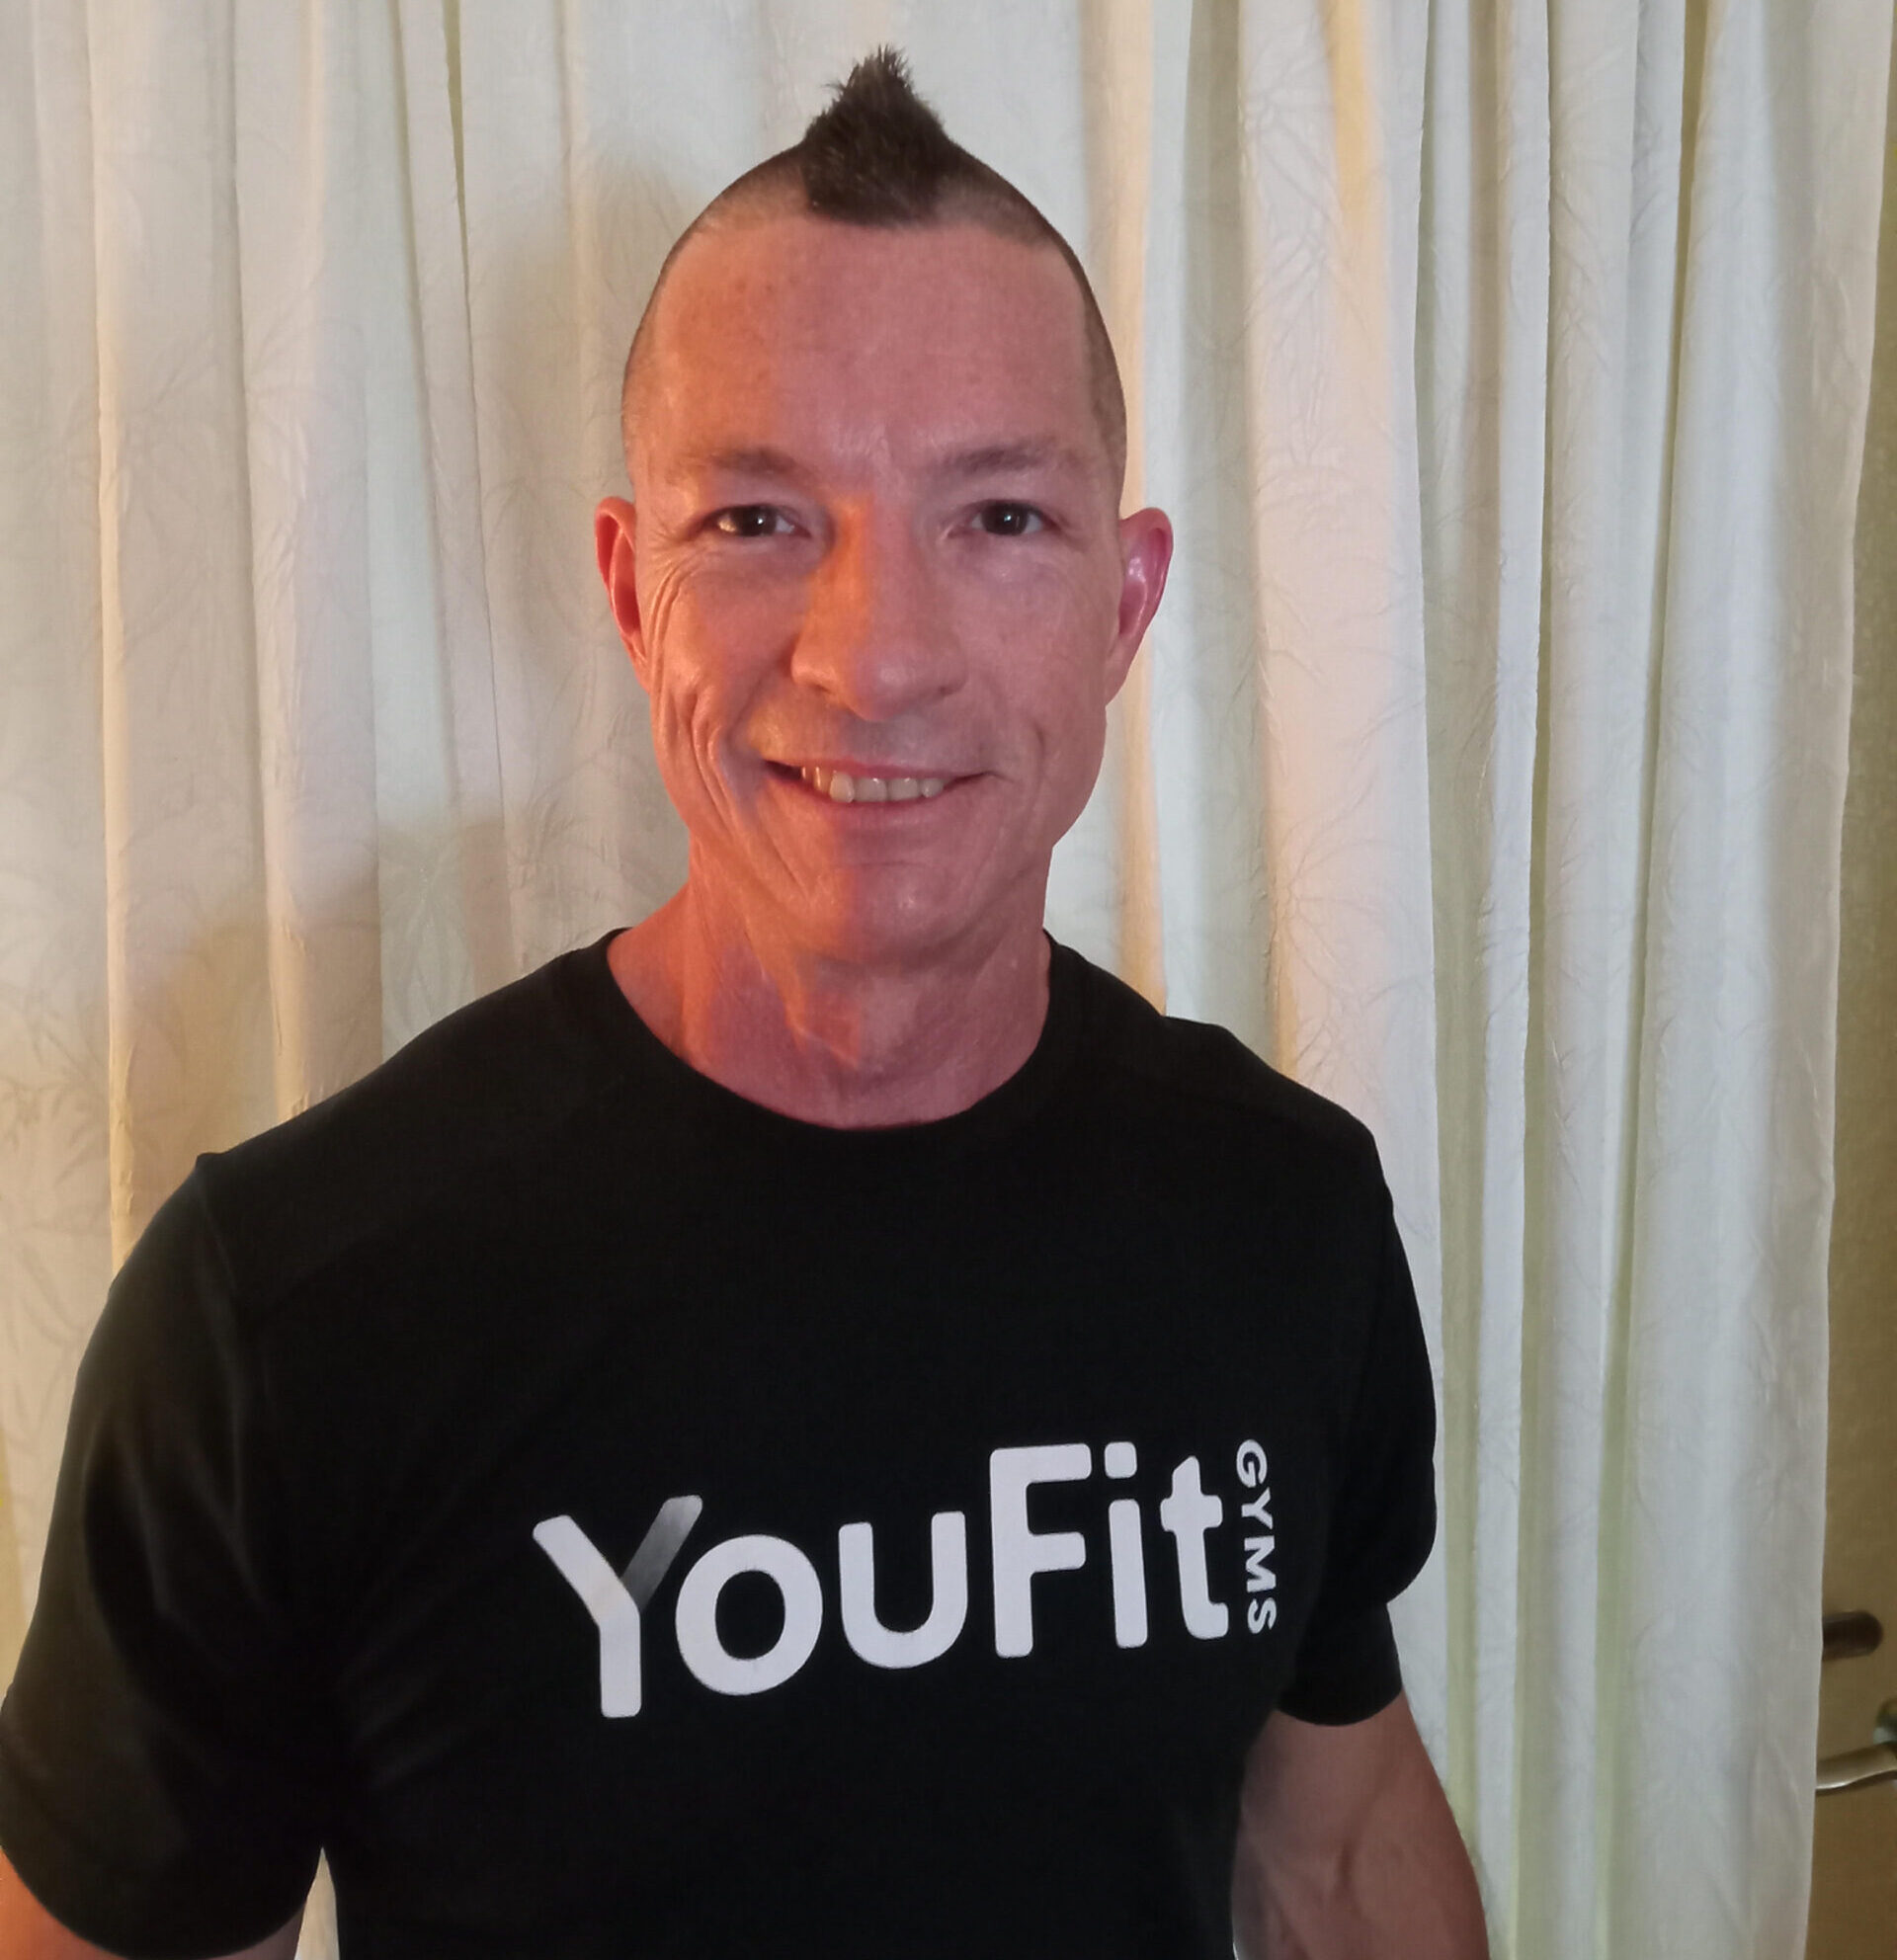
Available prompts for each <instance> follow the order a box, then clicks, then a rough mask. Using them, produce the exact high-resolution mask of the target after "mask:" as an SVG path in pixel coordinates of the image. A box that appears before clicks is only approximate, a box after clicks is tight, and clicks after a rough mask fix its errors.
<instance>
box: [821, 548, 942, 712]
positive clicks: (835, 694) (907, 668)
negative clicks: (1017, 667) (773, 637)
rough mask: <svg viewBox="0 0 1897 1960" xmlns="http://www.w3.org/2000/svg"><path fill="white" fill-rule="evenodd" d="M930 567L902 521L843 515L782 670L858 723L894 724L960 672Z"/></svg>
mask: <svg viewBox="0 0 1897 1960" xmlns="http://www.w3.org/2000/svg"><path fill="white" fill-rule="evenodd" d="M947 598H948V595H947V594H946V593H945V592H944V591H943V590H942V587H941V583H940V576H939V572H938V569H937V568H936V567H934V566H932V565H931V563H930V562H929V558H928V553H927V549H926V546H925V545H924V544H923V542H922V541H921V540H920V539H918V538H917V536H916V535H915V532H914V531H913V529H912V528H911V527H910V525H909V524H907V523H906V522H904V521H903V520H902V519H900V518H897V517H894V516H882V515H880V514H876V513H864V514H850V515H847V516H846V517H845V518H844V520H843V521H842V522H841V523H840V524H839V525H838V527H837V531H836V535H835V537H834V540H833V541H832V543H831V546H830V549H829V550H828V551H826V552H825V554H824V557H823V561H822V563H821V564H820V565H819V566H818V568H817V571H816V574H815V576H814V578H813V579H812V581H811V584H810V588H809V601H808V604H807V606H806V607H805V610H804V616H803V622H802V626H801V629H800V630H799V632H798V634H797V641H796V646H795V648H794V650H793V651H792V653H791V656H790V676H791V679H792V680H794V681H795V682H797V683H798V684H799V685H800V686H803V687H807V688H813V689H815V690H816V691H817V692H818V693H819V694H824V695H826V696H827V697H828V698H829V699H830V700H831V701H832V702H834V703H835V704H836V705H837V706H838V707H840V708H843V709H844V710H845V711H846V712H848V713H850V714H853V715H855V716H856V717H857V718H858V719H859V720H862V721H893V720H895V719H897V718H898V717H899V716H901V715H902V714H904V713H906V712H908V711H910V710H912V709H915V708H919V707H926V706H928V705H929V703H930V702H932V701H934V700H938V699H940V698H941V697H942V696H944V695H945V694H953V693H954V692H955V690H956V689H957V688H959V687H960V686H961V684H962V682H963V680H964V679H965V678H966V674H967V664H966V661H965V659H964V657H963V654H962V650H961V644H960V638H959V633H958V631H957V622H956V620H955V619H954V617H953V613H952V609H951V608H950V607H949V606H948V604H947V603H946V601H947Z"/></svg>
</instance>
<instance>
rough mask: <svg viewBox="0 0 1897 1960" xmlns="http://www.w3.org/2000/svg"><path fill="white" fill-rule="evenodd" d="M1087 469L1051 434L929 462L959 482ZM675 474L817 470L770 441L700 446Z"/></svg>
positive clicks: (805, 477)
mask: <svg viewBox="0 0 1897 1960" xmlns="http://www.w3.org/2000/svg"><path fill="white" fill-rule="evenodd" d="M1086 468H1087V458H1086V456H1084V455H1083V454H1082V453H1081V452H1080V451H1079V450H1077V449H1071V448H1069V447H1068V446H1067V445H1066V444H1064V443H1058V442H1055V441H1054V440H1053V439H1052V438H1050V437H1043V436H1033V437H1028V438H1026V439H1024V440H1022V441H1019V442H1003V443H977V444H974V445H972V446H971V447H970V448H968V449H950V450H948V451H947V452H946V453H945V454H943V455H941V456H939V457H938V458H936V460H935V461H934V462H933V463H931V464H930V465H929V473H930V474H931V475H933V476H939V477H946V478H948V479H950V480H953V481H960V480H962V479H964V478H967V477H971V476H998V475H1009V474H1013V473H1017V472H1027V471H1031V470H1036V469H1058V470H1064V471H1071V472H1075V473H1084V472H1085V470H1086ZM677 473H678V474H679V475H681V476H698V475H702V474H716V475H724V476H764V477H776V478H778V479H780V480H782V481H785V482H792V483H807V482H809V481H810V480H811V478H812V476H813V475H814V474H815V472H814V471H812V470H811V469H810V468H809V467H808V466H807V465H806V464H804V463H801V462H799V461H798V460H797V459H796V457H795V456H793V455H790V454H789V453H788V452H787V451H785V450H784V449H773V448H771V447H770V445H768V444H734V445H731V446H729V447H726V448H722V449H696V450H693V451H690V452H689V453H687V454H686V455H684V456H682V457H680V459H679V463H678V472H677Z"/></svg>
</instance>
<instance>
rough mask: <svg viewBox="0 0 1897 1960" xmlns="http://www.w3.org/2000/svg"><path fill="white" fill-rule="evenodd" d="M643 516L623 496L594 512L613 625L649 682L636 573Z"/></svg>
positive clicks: (603, 502)
mask: <svg viewBox="0 0 1897 1960" xmlns="http://www.w3.org/2000/svg"><path fill="white" fill-rule="evenodd" d="M638 524H639V514H638V511H637V510H636V508H635V507H634V506H633V505H631V504H629V503H627V502H626V500H625V499H624V498H623V497H603V498H601V500H600V507H599V509H598V510H597V511H595V512H594V513H593V550H594V555H595V556H596V557H597V558H598V559H599V565H600V577H601V578H602V579H603V580H604V581H605V583H606V598H607V604H608V605H610V606H611V607H612V609H613V623H614V624H615V625H616V626H618V627H619V638H620V639H622V640H623V641H624V642H625V650H626V652H627V653H629V654H630V655H631V656H632V669H633V672H634V673H636V674H637V675H638V677H639V681H640V684H641V685H643V684H644V681H645V629H644V625H643V622H642V621H641V620H640V618H639V589H638V582H637V580H636V578H635V577H634V574H633V557H632V544H633V539H634V538H635V537H636V536H637V534H638Z"/></svg>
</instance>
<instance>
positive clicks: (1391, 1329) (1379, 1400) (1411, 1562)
mask: <svg viewBox="0 0 1897 1960" xmlns="http://www.w3.org/2000/svg"><path fill="white" fill-rule="evenodd" d="M1380 1231H1381V1239H1382V1244H1381V1249H1380V1253H1379V1256H1378V1263H1377V1266H1378V1269H1377V1280H1376V1289H1375V1293H1374V1296H1373V1299H1372V1303H1371V1308H1370V1314H1369V1324H1368V1329H1367V1334H1366V1337H1365V1339H1364V1342H1363V1354H1362V1361H1361V1369H1360V1372H1359V1374H1358V1379H1357V1386H1356V1392H1355V1395H1354V1397H1353V1400H1352V1404H1351V1408H1350V1413H1349V1416H1348V1419H1347V1421H1346V1423H1345V1425H1344V1428H1343V1431H1342V1435H1343V1440H1342V1443H1341V1447H1340V1454H1339V1459H1338V1469H1337V1496H1336V1501H1335V1503H1334V1505H1333V1507H1332V1511H1331V1523H1330V1535H1329V1539H1328V1541H1327V1544H1326V1547H1325V1557H1324V1576H1323V1578H1322V1580H1321V1581H1320V1583H1319V1588H1318V1596H1317V1602H1316V1604H1315V1606H1314V1607H1313V1609H1312V1612H1311V1617H1310V1620H1309V1622H1308V1624H1307V1625H1306V1627H1305V1629H1304V1633H1303V1637H1302V1639H1301V1640H1300V1641H1299V1643H1298V1650H1297V1659H1296V1662H1295V1664H1294V1666H1293V1669H1292V1673H1291V1678H1290V1680H1289V1681H1288V1682H1287V1683H1286V1685H1285V1688H1284V1690H1283V1692H1282V1693H1281V1694H1280V1695H1279V1696H1278V1706H1279V1707H1280V1708H1282V1709H1283V1710H1284V1711H1285V1712H1286V1713H1287V1714H1290V1715H1295V1716H1296V1717H1298V1719H1299V1720H1301V1721H1305V1722H1324V1723H1333V1724H1336V1723H1345V1722H1361V1721H1362V1720H1364V1719H1365V1718H1366V1717H1368V1716H1371V1715H1374V1714H1375V1713H1376V1712H1377V1711H1378V1710H1379V1709H1380V1708H1383V1707H1385V1706H1387V1704H1388V1703H1390V1702H1391V1701H1393V1700H1394V1699H1395V1698H1396V1696H1397V1693H1398V1692H1399V1690H1400V1689H1401V1688H1402V1685H1403V1677H1402V1674H1401V1671H1400V1670H1399V1668H1398V1666H1397V1657H1396V1638H1395V1635H1394V1633H1393V1632H1392V1631H1391V1627H1390V1613H1389V1602H1390V1601H1391V1600H1392V1599H1394V1598H1395V1597H1396V1595H1397V1594H1398V1593H1401V1592H1402V1591H1403V1589H1404V1588H1405V1587H1406V1586H1408V1585H1409V1583H1410V1581H1411V1580H1413V1579H1414V1578H1415V1577H1416V1575H1417V1574H1418V1573H1419V1572H1420V1571H1421V1570H1422V1568H1423V1561H1424V1560H1425V1559H1426V1558H1428V1557H1429V1553H1430V1546H1431V1545H1432V1544H1433V1543H1434V1542H1435V1538H1436V1475H1435V1451H1436V1393H1435V1388H1434V1385H1433V1383H1432V1381H1431V1376H1430V1357H1429V1350H1428V1348H1427V1347H1426V1346H1425V1345H1424V1340H1423V1322H1422V1317H1421V1315H1420V1314H1419V1313H1418V1311H1417V1305H1416V1291H1415V1288H1414V1287H1413V1286H1412V1284H1411V1281H1410V1268H1409V1263H1408V1261H1407V1260H1405V1258H1404V1257H1403V1244H1402V1241H1401V1240H1400V1239H1399V1238H1398V1236H1397V1231H1396V1221H1395V1219H1394V1217H1393V1216H1392V1214H1391V1210H1390V1200H1389V1194H1388V1192H1387V1190H1385V1191H1384V1192H1383V1193H1382V1201H1381V1223H1380Z"/></svg>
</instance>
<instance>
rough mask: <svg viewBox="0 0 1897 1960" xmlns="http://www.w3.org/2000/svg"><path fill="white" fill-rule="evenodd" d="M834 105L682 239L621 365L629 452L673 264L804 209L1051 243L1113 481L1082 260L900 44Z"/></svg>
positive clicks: (1110, 384) (1120, 469) (851, 220)
mask: <svg viewBox="0 0 1897 1960" xmlns="http://www.w3.org/2000/svg"><path fill="white" fill-rule="evenodd" d="M832 94H833V96H834V100H833V101H832V102H831V104H830V106H829V108H828V109H826V110H824V111H823V112H822V113H821V114H820V115H819V116H817V117H815V118H814V119H812V121H811V123H810V125H809V127H808V128H806V129H805V130H804V132H803V135H802V137H801V138H800V139H799V140H798V141H797V142H796V143H794V144H793V145H792V146H791V147H790V148H789V149H787V150H780V151H779V152H778V153H777V155H776V156H773V157H768V158H766V160H765V161H764V162H763V163H760V164H757V165H755V166H754V167H753V168H751V169H750V170H747V171H746V172H745V173H744V175H743V176H742V177H739V178H737V179H736V180H734V181H733V182H732V183H730V184H728V185H727V186H726V187H725V188H724V189H723V190H722V191H720V192H719V193H718V195H717V196H716V197H715V198H713V199H712V200H711V202H710V203H709V204H706V205H705V207H704V209H703V210H701V212H700V213H699V215H698V216H697V217H696V218H694V219H693V221H692V222H691V224H689V225H688V226H687V227H686V229H685V230H684V231H683V232H682V233H681V234H680V236H679V238H678V240H677V242H676V243H675V244H674V245H673V247H672V249H671V251H670V252H668V253H667V254H666V257H665V263H664V265H662V266H661V267H660V268H659V276H658V278H657V280H655V281H654V282H653V286H652V294H651V297H650V298H649V299H647V301H646V303H645V311H644V312H643V314H641V315H640V318H639V325H638V331H637V332H636V333H635V334H634V335H633V336H632V346H631V350H630V352H629V353H628V354H627V355H626V360H625V378H624V382H623V384H622V386H621V389H620V393H619V426H620V433H621V435H622V437H623V438H624V441H625V446H626V452H627V454H628V456H629V455H630V453H631V446H632V444H631V439H632V421H633V416H632V410H633V402H634V398H635V395H636V393H637V380H638V376H639V373H640V371H641V369H642V367H643V354H644V349H645V347H646V344H647V341H648V339H649V329H650V326H651V321H652V316H653V313H654V311H655V310H656V308H657V305H658V298H659V294H660V292H661V291H663V290H664V287H665V280H666V275H667V273H669V272H670V271H671V269H672V262H673V260H675V259H676V258H677V257H678V256H679V253H680V252H681V251H682V250H683V249H684V247H685V245H686V244H687V242H688V241H689V240H690V239H691V238H692V237H694V236H695V235H696V234H697V233H698V232H699V231H700V230H701V229H703V228H705V227H707V226H710V225H714V224H716V223H718V222H719V221H720V220H721V219H724V218H728V217H741V216H743V215H747V214H750V213H751V212H754V211H759V210H768V209H770V208H772V207H778V208H783V207H784V206H785V205H786V204H788V205H789V206H790V207H791V208H797V207H800V208H802V209H804V210H806V211H808V212H810V213H811V214H812V215H813V216H816V217H821V218H826V219H829V220H831V221H832V222H834V223H838V224H860V225H866V226H902V225H925V224H941V223H947V222H951V221H954V220H961V221H963V222H967V223H973V224H978V225H981V226H983V227H984V228H985V229H987V230H989V231H992V232H995V233H997V234H999V235H1000V236H1002V237H1004V238H1014V239H1019V240H1020V241H1021V242H1022V243H1023V244H1027V245H1049V246H1052V247H1053V249H1054V250H1055V251H1057V252H1058V253H1059V254H1060V256H1061V257H1062V258H1063V259H1064V260H1065V261H1066V262H1067V269H1068V271H1069V272H1071V273H1072V274H1073V276H1074V284H1075V285H1076V286H1078V287H1079V288H1080V301H1081V315H1082V321H1083V326H1084V330H1085V334H1086V340H1087V365H1088V369H1089V373H1088V379H1089V383H1090V389H1091V392H1092V395H1093V401H1094V414H1095V418H1096V419H1097V421H1098V422H1099V424H1100V433H1101V437H1102V439H1103V441H1104V442H1105V443H1106V445H1107V453H1108V455H1109V457H1110V458H1111V460H1112V463H1113V476H1114V479H1115V480H1116V481H1117V480H1118V479H1120V478H1121V477H1123V476H1124V474H1125V469H1126V400H1125V396H1124V394H1123V393H1122V392H1121V389H1120V383H1119V364H1118V363H1117V362H1116V361H1115V360H1114V358H1113V341H1112V340H1111V339H1110V338H1109V336H1108V333H1107V323H1106V321H1105V320H1104V319H1102V318H1101V312H1100V306H1099V303H1098V302H1097V301H1096V300H1095V298H1094V289H1093V287H1092V286H1090V285H1089V284H1088V281H1087V274H1086V272H1085V271H1084V270H1083V269H1082V267H1081V263H1080V261H1079V259H1077V258H1076V257H1075V256H1074V252H1073V249H1072V247H1071V246H1069V245H1068V243H1067V241H1066V239H1064V238H1063V237H1062V236H1061V235H1060V233H1059V232H1058V231H1056V230H1055V229H1054V227H1053V226H1052V225H1051V224H1049V223H1048V222H1047V220H1046V218H1044V217H1043V216H1042V215H1041V213H1040V212H1039V210H1038V209H1037V208H1036V207H1035V206H1034V204H1032V203H1031V201H1030V200H1029V199H1028V198H1026V197H1024V196H1023V195H1022V193H1021V192H1019V191H1018V190H1016V189H1015V187H1014V186H1013V185H1012V184H1011V183H1009V181H1008V180H1007V178H1005V177H1003V176H1002V175H1001V173H1000V172H999V171H996V170H991V169H990V168H989V167H988V165H987V164H985V163H983V162H982V161H981V159H980V158H979V157H977V156H973V155H971V154H970V153H969V152H968V151H967V150H965V149H963V148H962V147H961V145H960V144H959V143H957V142H956V141H955V140H954V139H953V138H952V137H951V136H950V135H949V134H948V130H947V129H945V128H944V127H943V125H942V122H941V119H940V118H939V117H938V116H937V115H936V113H935V111H934V110H932V109H931V108H930V107H929V105H928V104H927V103H926V102H924V101H923V99H922V98H921V97H920V96H919V95H917V93H916V92H915V89H914V88H913V87H912V86H911V84H910V81H909V72H908V68H907V66H906V65H905V63H904V61H903V58H902V56H901V55H900V54H899V53H898V52H897V51H896V50H895V49H894V48H893V47H879V48H877V49H876V50H875V51H874V52H873V53H871V54H868V55H866V56H865V58H864V59H863V60H861V61H859V62H858V63H857V65H856V66H855V67H854V68H853V69H852V70H851V71H850V78H849V80H848V81H846V82H843V83H841V84H833V85H832Z"/></svg>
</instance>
